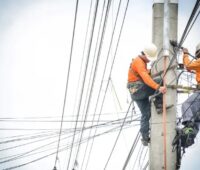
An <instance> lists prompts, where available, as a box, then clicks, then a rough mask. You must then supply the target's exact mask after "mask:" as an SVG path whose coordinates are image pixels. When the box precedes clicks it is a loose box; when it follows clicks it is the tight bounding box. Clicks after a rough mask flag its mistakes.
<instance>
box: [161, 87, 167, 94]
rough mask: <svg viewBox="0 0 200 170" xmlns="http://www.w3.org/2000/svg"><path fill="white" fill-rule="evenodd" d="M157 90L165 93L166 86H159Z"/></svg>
mask: <svg viewBox="0 0 200 170" xmlns="http://www.w3.org/2000/svg"><path fill="white" fill-rule="evenodd" d="M159 92H160V93H162V94H165V93H166V92H167V88H166V87H165V86H160V88H159Z"/></svg>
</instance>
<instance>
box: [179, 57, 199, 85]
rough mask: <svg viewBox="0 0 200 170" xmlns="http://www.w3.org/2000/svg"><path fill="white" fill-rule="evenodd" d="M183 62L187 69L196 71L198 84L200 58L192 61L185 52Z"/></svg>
mask: <svg viewBox="0 0 200 170" xmlns="http://www.w3.org/2000/svg"><path fill="white" fill-rule="evenodd" d="M183 64H184V65H185V67H186V69H188V70H194V71H195V73H196V81H197V83H198V84H200V58H199V59H197V60H195V61H191V60H190V59H189V56H188V55H187V54H184V56H183Z"/></svg>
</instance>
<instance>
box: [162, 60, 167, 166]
mask: <svg viewBox="0 0 200 170" xmlns="http://www.w3.org/2000/svg"><path fill="white" fill-rule="evenodd" d="M166 65H167V58H166V57H165V58H164V75H165V73H166ZM163 85H164V86H166V78H165V77H163ZM166 112H167V111H166V94H163V117H162V118H163V123H162V125H163V154H164V155H163V156H164V170H167V140H166V139H167V134H166V133H167V132H166V131H167V130H166Z"/></svg>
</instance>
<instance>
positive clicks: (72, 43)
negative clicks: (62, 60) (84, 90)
mask: <svg viewBox="0 0 200 170" xmlns="http://www.w3.org/2000/svg"><path fill="white" fill-rule="evenodd" d="M78 3H79V0H77V1H76V9H75V16H74V27H73V33H72V40H71V50H70V57H69V64H68V72H67V82H66V87H65V96H64V102H63V109H62V118H61V124H60V134H59V138H58V145H57V152H56V159H55V164H54V167H56V163H57V160H58V150H59V146H60V136H61V131H62V126H63V118H64V113H65V104H66V98H67V92H68V84H69V75H70V69H71V60H72V53H73V46H74V35H75V29H76V19H77V13H78Z"/></svg>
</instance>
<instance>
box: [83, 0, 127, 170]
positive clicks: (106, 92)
mask: <svg viewBox="0 0 200 170" xmlns="http://www.w3.org/2000/svg"><path fill="white" fill-rule="evenodd" d="M128 5H129V0H128V1H127V4H126V8H125V13H124V16H123V20H122V24H121V29H120V32H119V36H118V40H117V45H116V49H115V53H114V57H113V60H112V65H111V69H110V73H109V80H108V82H107V84H106V89H105V93H104V96H103V101H102V104H101V107H100V114H99V116H98V120H99V119H100V116H101V113H102V109H103V105H104V101H105V96H106V93H107V90H108V85H109V82H110V77H111V74H112V69H113V65H114V62H115V58H116V54H117V49H118V46H119V42H120V38H121V33H122V29H123V25H124V21H125V18H126V13H127V9H128ZM109 51H110V48H109ZM108 54H109V53H108ZM104 72H105V69H104ZM102 82H103V80H102V81H101V83H102ZM101 87H102V84H101ZM99 96H100V93H99V94H98V99H99ZM98 99H97V101H98ZM96 108H97V105H96ZM95 112H96V109H95ZM97 124H98V123H97ZM95 133H96V129H95V132H94V134H95ZM93 143H94V139H93V140H92V144H91V149H90V153H91V151H92V147H93ZM89 156H90V154H89ZM88 162H89V158H88V160H87V165H88ZM86 167H87V166H86Z"/></svg>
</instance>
